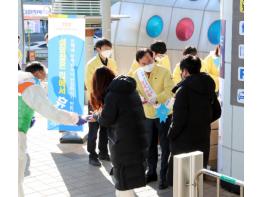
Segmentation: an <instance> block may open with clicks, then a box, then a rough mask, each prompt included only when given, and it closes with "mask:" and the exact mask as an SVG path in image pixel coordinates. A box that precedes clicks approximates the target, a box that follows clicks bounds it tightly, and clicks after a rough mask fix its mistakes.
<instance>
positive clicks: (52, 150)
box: [25, 115, 236, 197]
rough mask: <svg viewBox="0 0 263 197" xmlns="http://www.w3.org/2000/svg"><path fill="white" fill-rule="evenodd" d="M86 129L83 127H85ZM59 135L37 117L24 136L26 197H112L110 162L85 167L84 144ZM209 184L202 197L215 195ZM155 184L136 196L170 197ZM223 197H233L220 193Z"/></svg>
mask: <svg viewBox="0 0 263 197" xmlns="http://www.w3.org/2000/svg"><path fill="white" fill-rule="evenodd" d="M85 127H86V128H87V125H86V126H85ZM60 136H61V134H60V133H59V132H57V131H47V121H46V120H45V119H44V118H42V117H40V116H38V115H37V121H36V124H35V125H34V127H33V128H32V129H31V130H30V131H29V133H28V157H29V162H28V164H27V170H26V173H25V176H26V177H25V194H26V197H37V196H41V197H45V196H48V197H49V196H51V197H53V196H57V197H60V196H61V197H62V196H63V197H67V196H71V197H99V196H100V197H114V196H115V195H114V192H115V190H114V184H113V179H112V177H111V176H110V175H109V173H108V172H109V171H110V169H111V164H110V162H103V165H102V167H100V168H97V167H93V166H90V165H89V164H88V153H87V151H86V146H87V145H86V144H84V145H82V144H60V143H59V138H60ZM213 185H214V184H213V183H206V184H204V190H205V192H204V193H205V195H204V197H214V196H216V190H215V187H214V186H213ZM156 188H157V182H156V183H153V184H150V185H148V186H147V187H144V188H139V189H136V190H135V192H136V195H137V196H138V197H158V196H159V197H172V189H171V188H169V189H166V190H162V191H159V190H158V189H156ZM222 196H223V197H235V196H236V195H234V194H230V193H227V192H222Z"/></svg>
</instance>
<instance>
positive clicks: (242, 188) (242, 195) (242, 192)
mask: <svg viewBox="0 0 263 197" xmlns="http://www.w3.org/2000/svg"><path fill="white" fill-rule="evenodd" d="M240 196H241V197H244V187H243V186H240Z"/></svg>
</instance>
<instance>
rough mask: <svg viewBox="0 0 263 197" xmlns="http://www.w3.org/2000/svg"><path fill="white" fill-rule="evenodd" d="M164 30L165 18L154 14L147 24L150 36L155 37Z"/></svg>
mask: <svg viewBox="0 0 263 197" xmlns="http://www.w3.org/2000/svg"><path fill="white" fill-rule="evenodd" d="M162 30H163V20H162V18H161V17H160V16H158V15H154V16H152V17H151V18H150V19H149V20H148V22H147V25H146V32H147V34H148V36H150V37H152V38H155V37H157V36H159V35H160V34H161V32H162Z"/></svg>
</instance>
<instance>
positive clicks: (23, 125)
mask: <svg viewBox="0 0 263 197" xmlns="http://www.w3.org/2000/svg"><path fill="white" fill-rule="evenodd" d="M37 84H40V82H39V80H38V79H36V78H32V79H28V80H22V81H20V82H18V131H20V132H23V133H25V134H26V133H27V131H28V130H29V128H30V125H31V120H32V118H33V116H34V110H33V109H31V108H30V107H29V106H28V105H27V104H26V103H25V101H23V98H22V94H23V92H24V91H25V90H26V89H27V88H28V87H30V86H32V85H37Z"/></svg>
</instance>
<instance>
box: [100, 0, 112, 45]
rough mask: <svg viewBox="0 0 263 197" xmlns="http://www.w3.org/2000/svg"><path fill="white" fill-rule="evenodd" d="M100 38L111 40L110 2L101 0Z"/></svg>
mask: <svg viewBox="0 0 263 197" xmlns="http://www.w3.org/2000/svg"><path fill="white" fill-rule="evenodd" d="M100 3H101V5H100V6H101V16H102V37H104V38H106V39H108V40H110V39H111V1H110V0H101V1H100Z"/></svg>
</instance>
